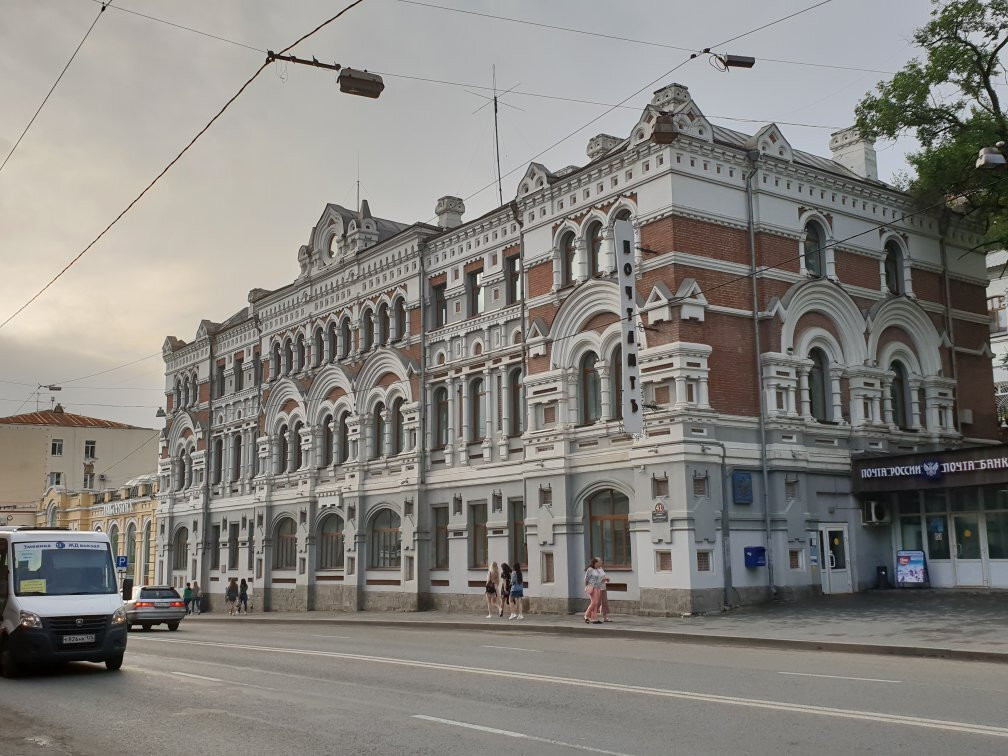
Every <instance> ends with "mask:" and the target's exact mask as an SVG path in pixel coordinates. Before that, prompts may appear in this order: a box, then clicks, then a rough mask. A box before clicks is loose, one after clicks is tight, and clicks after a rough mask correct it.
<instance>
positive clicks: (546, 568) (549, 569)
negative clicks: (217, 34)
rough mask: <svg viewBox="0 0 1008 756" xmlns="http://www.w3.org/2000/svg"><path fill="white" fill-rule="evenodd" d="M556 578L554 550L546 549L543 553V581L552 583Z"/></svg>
mask: <svg viewBox="0 0 1008 756" xmlns="http://www.w3.org/2000/svg"><path fill="white" fill-rule="evenodd" d="M555 580H556V577H555V576H554V573H553V552H552V551H544V552H543V553H542V582H544V583H552V582H554V581H555Z"/></svg>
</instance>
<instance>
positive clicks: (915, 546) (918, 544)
mask: <svg viewBox="0 0 1008 756" xmlns="http://www.w3.org/2000/svg"><path fill="white" fill-rule="evenodd" d="M900 538H901V539H902V540H901V541H900V543H901V544H902V545H903V548H904V549H909V550H912V551H923V550H924V534H923V533H922V532H921V518H920V515H913V516H909V517H900Z"/></svg>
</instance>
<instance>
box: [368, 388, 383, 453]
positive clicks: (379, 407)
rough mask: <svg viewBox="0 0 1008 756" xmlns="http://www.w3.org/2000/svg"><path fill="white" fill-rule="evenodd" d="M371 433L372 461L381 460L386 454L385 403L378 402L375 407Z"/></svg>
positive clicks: (372, 414)
mask: <svg viewBox="0 0 1008 756" xmlns="http://www.w3.org/2000/svg"><path fill="white" fill-rule="evenodd" d="M371 416H372V418H373V424H372V433H371V440H372V442H373V443H372V446H371V459H379V458H380V457H382V455H383V454H384V452H385V403H384V402H378V404H376V405H375V408H374V412H372V413H371Z"/></svg>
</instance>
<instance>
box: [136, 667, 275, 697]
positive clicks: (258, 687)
mask: <svg viewBox="0 0 1008 756" xmlns="http://www.w3.org/2000/svg"><path fill="white" fill-rule="evenodd" d="M123 669H124V670H126V671H127V672H139V673H140V674H143V675H160V676H161V677H174V678H178V677H182V678H186V677H188V678H190V679H196V680H204V681H206V682H215V683H222V684H224V685H235V686H237V687H239V688H254V689H255V690H268V691H270V692H271V693H282V692H283V691H281V690H280V688H268V687H266V686H265V685H253V684H252V683H243V682H236V681H234V680H224V679H221V678H219V677H205V676H204V675H193V674H190V673H189V672H176V671H174V670H160V669H151V668H150V667H123ZM256 671H258V670H256Z"/></svg>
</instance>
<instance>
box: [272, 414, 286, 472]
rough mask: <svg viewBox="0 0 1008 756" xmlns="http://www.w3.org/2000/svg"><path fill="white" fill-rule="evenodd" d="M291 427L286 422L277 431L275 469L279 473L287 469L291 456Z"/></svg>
mask: <svg viewBox="0 0 1008 756" xmlns="http://www.w3.org/2000/svg"><path fill="white" fill-rule="evenodd" d="M289 434H290V428H288V427H287V425H286V423H285V424H284V425H281V426H280V430H279V431H277V457H276V464H275V465H274V466H273V471H274V472H275V473H277V474H279V473H283V472H285V471H286V470H287V460H288V459H289V458H290V435H289Z"/></svg>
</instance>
